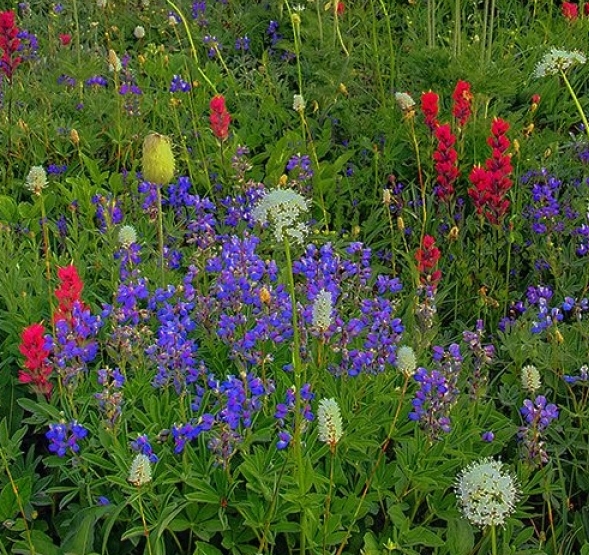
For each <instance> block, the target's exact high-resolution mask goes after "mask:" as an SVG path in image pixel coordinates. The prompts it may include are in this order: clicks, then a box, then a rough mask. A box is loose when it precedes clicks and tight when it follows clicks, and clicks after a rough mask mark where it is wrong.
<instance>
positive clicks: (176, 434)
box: [172, 413, 215, 454]
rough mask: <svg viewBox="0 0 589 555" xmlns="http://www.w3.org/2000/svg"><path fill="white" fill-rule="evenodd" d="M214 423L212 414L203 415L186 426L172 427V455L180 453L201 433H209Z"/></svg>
mask: <svg viewBox="0 0 589 555" xmlns="http://www.w3.org/2000/svg"><path fill="white" fill-rule="evenodd" d="M214 423H215V417H214V416H213V415H212V414H209V413H205V414H203V415H202V416H201V417H200V418H198V419H195V420H193V421H191V422H188V423H186V424H182V425H174V426H173V427H172V437H173V438H174V453H176V454H180V453H182V452H183V451H184V449H185V447H186V444H187V443H190V442H191V441H194V440H195V439H196V438H197V437H198V436H200V434H201V433H203V432H207V431H209V430H210V429H211V428H212V427H213V425H214Z"/></svg>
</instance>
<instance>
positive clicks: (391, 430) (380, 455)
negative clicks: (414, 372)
mask: <svg viewBox="0 0 589 555" xmlns="http://www.w3.org/2000/svg"><path fill="white" fill-rule="evenodd" d="M410 377H411V376H409V375H406V376H405V383H404V384H403V389H402V391H401V396H400V397H399V404H398V405H397V408H396V410H395V416H394V418H393V421H392V422H391V426H390V428H389V433H388V434H387V437H386V439H385V440H384V442H383V444H382V445H381V447H380V449H379V453H378V458H377V460H376V463H375V464H374V467H373V468H372V472H371V473H370V476H369V477H368V479H367V480H366V483H365V484H364V489H363V490H362V495H361V496H360V500H359V501H358V503H357V505H356V511H355V512H354V516H353V517H352V522H351V523H350V525H349V526H348V529H347V530H346V534H345V536H344V539H343V540H342V542H341V544H340V545H339V547H338V549H337V551H336V553H335V555H341V554H342V552H343V550H344V548H345V547H346V544H347V543H348V540H349V539H350V536H351V535H352V527H353V526H354V522H356V519H357V518H358V515H359V514H360V510H361V508H362V505H363V504H364V501H365V500H366V496H367V495H368V491H369V490H370V486H371V485H372V481H373V480H374V476H375V475H376V471H377V470H378V467H379V466H380V464H381V463H382V460H383V459H384V456H385V454H386V452H387V449H388V447H389V444H390V442H391V439H392V437H393V433H394V432H395V428H396V426H397V421H398V419H399V415H400V414H401V407H402V405H403V401H404V399H405V395H406V393H407V386H408V385H409V379H410Z"/></svg>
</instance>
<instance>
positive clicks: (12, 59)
mask: <svg viewBox="0 0 589 555" xmlns="http://www.w3.org/2000/svg"><path fill="white" fill-rule="evenodd" d="M18 33H19V29H18V27H17V26H16V22H15V14H14V11H12V10H9V11H6V12H0V50H1V51H2V57H1V58H0V71H1V72H2V73H4V75H5V76H6V78H7V79H8V81H12V76H13V74H14V70H15V69H16V68H17V67H18V65H19V64H20V63H21V61H22V58H21V57H20V56H19V55H18V47H19V46H20V39H19V38H18V36H17V35H18Z"/></svg>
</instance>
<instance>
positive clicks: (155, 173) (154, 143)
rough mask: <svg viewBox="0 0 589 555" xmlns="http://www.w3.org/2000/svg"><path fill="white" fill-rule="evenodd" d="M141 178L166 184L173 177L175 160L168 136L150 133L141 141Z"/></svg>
mask: <svg viewBox="0 0 589 555" xmlns="http://www.w3.org/2000/svg"><path fill="white" fill-rule="evenodd" d="M142 165H143V168H142V170H143V179H144V180H145V181H148V182H149V183H156V184H158V185H167V184H168V183H169V182H170V181H172V178H173V177H174V168H175V160H174V153H173V152H172V144H171V141H170V139H169V138H168V137H166V136H165V135H160V134H159V133H150V134H149V135H147V136H146V137H145V140H144V141H143V164H142Z"/></svg>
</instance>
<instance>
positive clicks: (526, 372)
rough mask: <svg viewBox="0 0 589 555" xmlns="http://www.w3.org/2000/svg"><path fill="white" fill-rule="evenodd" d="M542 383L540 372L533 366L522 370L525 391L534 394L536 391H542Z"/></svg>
mask: <svg viewBox="0 0 589 555" xmlns="http://www.w3.org/2000/svg"><path fill="white" fill-rule="evenodd" d="M541 385H542V382H541V380H540V372H538V369H537V368H536V367H535V366H534V365H532V364H528V365H527V366H524V367H523V368H522V386H523V388H524V389H526V390H528V391H530V392H531V393H534V391H536V390H538V389H540V386H541Z"/></svg>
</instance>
